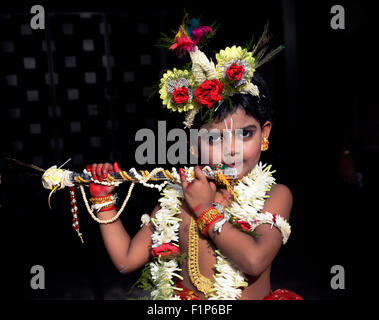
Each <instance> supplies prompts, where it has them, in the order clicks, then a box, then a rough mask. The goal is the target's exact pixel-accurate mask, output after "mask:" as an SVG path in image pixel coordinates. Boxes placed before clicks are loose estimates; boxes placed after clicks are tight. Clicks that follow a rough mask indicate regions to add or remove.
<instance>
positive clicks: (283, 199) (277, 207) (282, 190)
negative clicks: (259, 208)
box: [263, 184, 293, 220]
mask: <svg viewBox="0 0 379 320" xmlns="http://www.w3.org/2000/svg"><path fill="white" fill-rule="evenodd" d="M267 194H268V195H269V196H270V197H269V198H268V199H267V200H266V202H265V205H264V208H263V210H264V211H269V212H271V213H276V214H279V215H280V216H282V217H283V218H285V219H287V220H288V219H289V217H290V214H291V209H292V201H293V198H292V192H291V190H290V189H289V188H288V187H287V186H286V185H284V184H274V185H273V186H272V187H271V190H270V191H269V192H268V193H267Z"/></svg>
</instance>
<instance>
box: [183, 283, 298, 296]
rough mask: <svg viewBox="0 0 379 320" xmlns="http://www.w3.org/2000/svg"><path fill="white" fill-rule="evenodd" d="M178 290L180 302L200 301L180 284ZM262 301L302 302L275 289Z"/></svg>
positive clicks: (287, 293) (292, 294)
mask: <svg viewBox="0 0 379 320" xmlns="http://www.w3.org/2000/svg"><path fill="white" fill-rule="evenodd" d="M176 286H177V287H178V288H181V289H183V290H181V291H178V294H179V296H180V299H181V300H200V298H199V297H198V296H197V295H196V294H195V293H194V292H193V291H191V290H189V289H187V288H186V287H184V286H183V285H182V284H181V283H180V282H177V283H176ZM263 300H304V299H303V298H302V297H301V296H299V295H298V294H297V293H295V292H293V291H291V290H287V289H277V290H275V291H270V294H269V295H268V296H266V297H264V298H263Z"/></svg>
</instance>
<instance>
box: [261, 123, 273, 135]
mask: <svg viewBox="0 0 379 320" xmlns="http://www.w3.org/2000/svg"><path fill="white" fill-rule="evenodd" d="M271 128H272V123H271V122H270V121H266V122H265V123H264V124H263V126H262V137H264V138H267V139H268V137H269V136H270V132H271Z"/></svg>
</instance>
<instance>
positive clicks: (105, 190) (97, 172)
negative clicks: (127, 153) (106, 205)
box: [86, 162, 122, 197]
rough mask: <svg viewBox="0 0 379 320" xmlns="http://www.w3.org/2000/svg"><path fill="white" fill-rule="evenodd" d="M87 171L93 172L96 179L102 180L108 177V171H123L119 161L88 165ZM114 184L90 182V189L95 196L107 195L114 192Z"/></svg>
mask: <svg viewBox="0 0 379 320" xmlns="http://www.w3.org/2000/svg"><path fill="white" fill-rule="evenodd" d="M86 169H87V171H89V172H91V174H92V177H93V179H94V180H98V181H102V180H103V179H104V178H106V177H107V175H108V173H112V172H120V171H122V170H121V169H120V167H119V165H118V163H117V162H115V163H114V164H113V165H112V164H111V163H93V164H89V165H87V166H86ZM114 188H115V187H114V186H104V185H102V184H97V183H93V182H90V184H89V191H90V193H91V195H92V196H93V197H102V196H106V195H108V194H110V193H112V192H113V190H114Z"/></svg>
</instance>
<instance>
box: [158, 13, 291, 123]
mask: <svg viewBox="0 0 379 320" xmlns="http://www.w3.org/2000/svg"><path fill="white" fill-rule="evenodd" d="M212 33H213V30H212V28H211V27H209V26H201V25H200V22H199V20H198V19H192V20H190V19H189V18H188V15H186V16H185V17H184V19H183V24H182V25H181V26H180V27H179V31H178V33H177V34H176V36H175V38H174V40H173V41H172V42H171V44H172V45H171V46H170V50H174V51H176V52H178V53H180V54H185V53H189V56H190V58H191V61H192V67H191V69H190V70H186V69H184V70H178V69H176V68H174V69H173V70H169V71H167V72H166V73H165V74H164V75H163V77H162V78H161V80H160V84H159V94H160V98H161V99H162V102H163V105H164V106H165V107H166V108H167V109H169V110H171V111H177V112H183V113H185V121H184V122H183V123H184V127H185V128H190V127H191V126H192V124H193V121H194V118H195V116H196V114H197V113H198V112H199V111H201V112H202V114H203V110H204V109H203V108H205V110H206V111H205V113H204V114H203V116H202V118H204V117H205V116H206V115H208V120H211V119H212V118H213V114H214V112H215V111H216V110H217V107H218V106H219V105H220V104H221V103H222V102H223V101H224V100H226V99H228V98H229V97H231V96H233V95H235V94H237V93H240V94H251V95H252V96H259V90H258V87H257V86H256V85H254V84H253V83H252V81H251V80H252V78H253V76H254V72H255V70H256V69H257V68H258V67H260V66H261V65H263V64H264V63H265V62H267V61H268V60H270V59H271V58H272V57H273V56H274V55H276V54H277V53H278V52H279V51H281V50H282V49H283V48H284V47H283V46H279V47H278V48H276V49H274V50H272V51H270V52H269V53H267V54H266V51H267V49H268V42H269V40H270V36H269V35H268V23H266V25H265V27H264V31H263V34H262V36H261V37H260V38H259V40H258V42H257V43H256V44H255V45H253V47H252V50H251V51H250V50H249V49H248V48H242V47H240V46H238V47H237V46H232V47H227V48H226V49H224V50H221V51H220V52H219V53H217V54H216V61H217V64H216V65H215V64H214V63H213V62H212V60H209V59H208V58H207V56H206V55H205V54H204V53H203V52H202V51H201V50H200V49H199V47H198V46H199V42H200V41H201V40H202V39H204V38H206V37H207V36H209V35H211V34H212ZM166 40H167V37H166Z"/></svg>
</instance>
